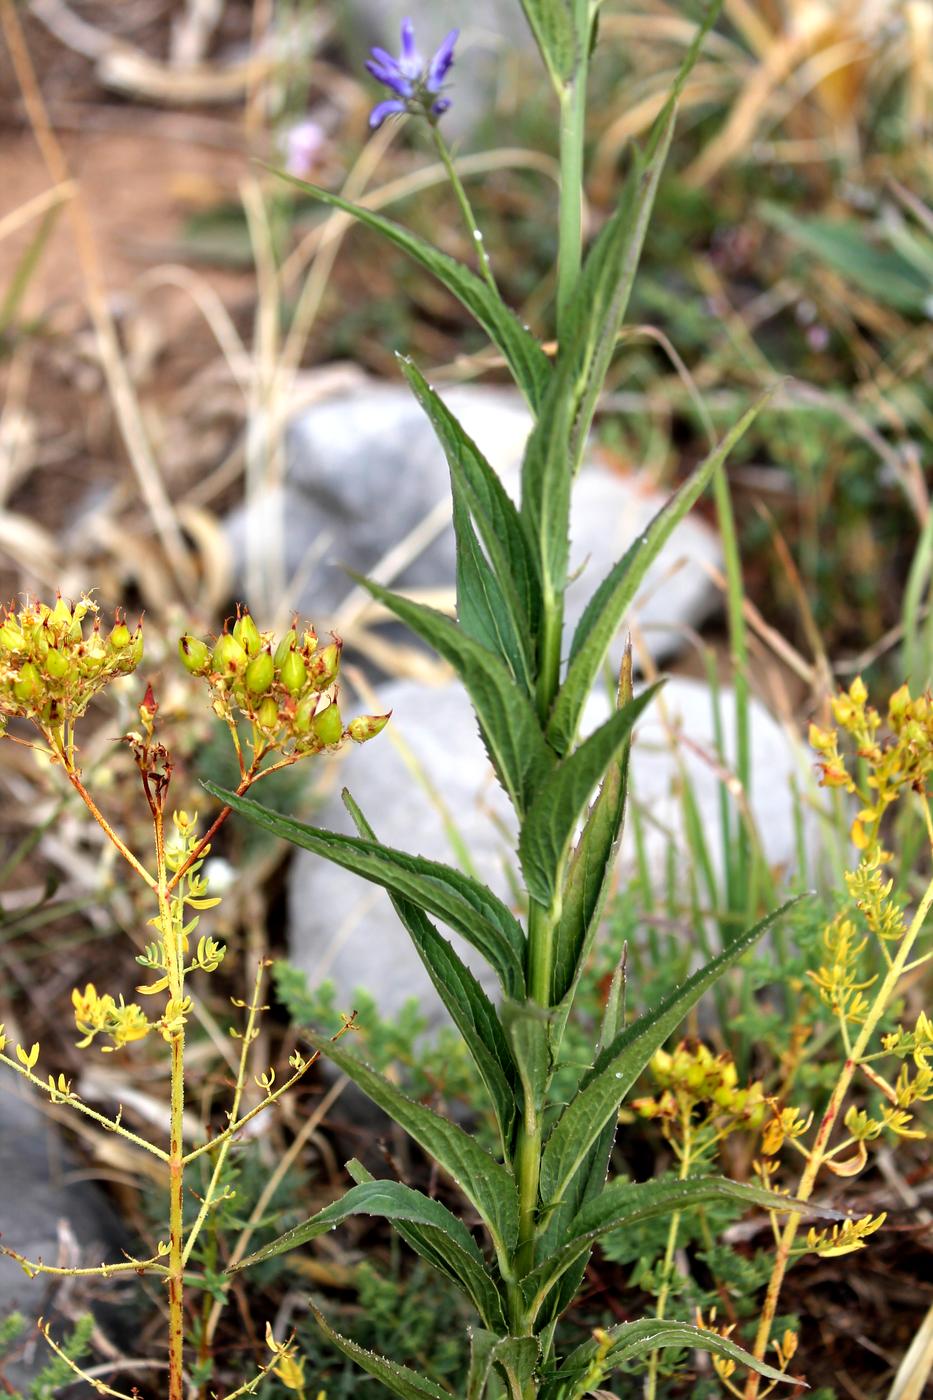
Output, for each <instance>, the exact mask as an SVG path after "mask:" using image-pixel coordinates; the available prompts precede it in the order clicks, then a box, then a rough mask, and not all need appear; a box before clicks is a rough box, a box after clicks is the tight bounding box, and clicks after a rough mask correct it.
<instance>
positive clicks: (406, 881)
mask: <svg viewBox="0 0 933 1400" xmlns="http://www.w3.org/2000/svg"><path fill="white" fill-rule="evenodd" d="M203 786H204V787H205V788H206V790H207V791H208V792H210V793H212V794H213V796H214V797H217V798H219V799H220V801H222V802H224V803H226V804H227V805H228V806H230V807H232V808H233V810H234V811H236V812H239V813H240V815H241V816H244V817H248V818H249V819H250V821H253V822H255V823H256V825H257V826H260V827H262V828H263V830H264V831H268V832H269V833H270V835H272V836H280V837H282V838H283V839H284V840H286V841H291V842H292V843H293V844H294V845H296V846H301V847H302V848H303V849H304V850H306V851H313V852H314V853H315V855H319V856H323V857H325V859H327V860H330V861H333V863H334V864H335V865H340V866H342V867H343V868H344V869H345V870H349V871H351V872H352V873H353V874H355V875H360V876H362V878H363V879H364V880H369V881H371V882H372V883H373V884H375V885H381V886H382V887H383V889H386V890H388V891H389V893H390V894H393V895H396V896H398V897H399V898H400V899H405V900H409V901H410V902H411V903H413V904H415V905H417V907H418V908H420V909H425V910H427V911H428V913H431V914H434V915H435V916H436V917H437V918H439V919H443V920H444V922H445V923H447V924H449V925H450V927H451V928H452V929H454V930H456V932H457V933H459V934H461V935H462V936H463V937H464V938H465V939H466V940H467V942H468V943H470V944H471V945H472V946H473V947H474V948H476V949H477V950H478V951H479V952H480V953H482V955H483V957H484V958H485V959H486V961H487V962H488V963H489V964H490V966H491V967H493V968H494V969H495V971H496V973H497V974H498V976H499V980H500V981H501V983H502V987H503V990H504V991H505V992H506V993H507V995H509V996H522V995H523V994H524V989H525V987H524V983H525V972H524V955H525V935H524V932H523V930H522V927H521V924H519V922H518V921H517V919H516V918H515V917H514V915H513V914H512V913H511V912H510V911H509V910H508V909H507V908H506V906H505V905H504V904H503V903H502V901H501V900H500V899H497V898H496V896H495V895H494V894H493V893H492V892H491V891H490V890H488V889H487V888H486V886H485V885H481V884H480V883H479V882H478V881H477V880H473V879H471V878H470V876H468V875H464V874H463V872H462V871H460V870H456V869H454V867H453V866H449V865H444V864H442V863H441V862H440V861H435V860H427V859H425V857H424V856H413V855H409V853H408V852H407V851H399V850H396V849H395V848H394V847H393V846H383V845H382V844H381V843H380V842H379V841H367V840H364V839H363V838H362V837H360V836H344V835H342V834H341V833H339V832H336V831H325V830H324V829H323V828H320V827H313V826H308V825H306V824H305V823H304V822H299V821H296V820H295V818H294V817H287V816H283V815H282V814H281V813H279V812H273V811H271V810H270V809H269V808H267V807H263V806H262V805H261V804H260V803H258V802H256V801H254V800H253V799H252V798H249V797H238V796H237V795H236V793H233V792H228V791H227V790H226V789H224V788H221V787H218V786H217V785H216V784H215V783H211V782H209V781H207V780H205V781H204V783H203Z"/></svg>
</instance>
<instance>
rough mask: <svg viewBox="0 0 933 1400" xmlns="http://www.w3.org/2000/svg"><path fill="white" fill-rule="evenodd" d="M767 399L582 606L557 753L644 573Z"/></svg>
mask: <svg viewBox="0 0 933 1400" xmlns="http://www.w3.org/2000/svg"><path fill="white" fill-rule="evenodd" d="M767 397H768V395H767V394H766V395H763V396H762V397H761V398H760V399H759V400H758V402H757V403H756V404H754V405H753V406H752V407H751V408H750V409H749V410H748V412H747V413H745V414H743V416H742V417H741V418H740V419H739V421H738V423H736V424H735V426H734V427H733V428H731V429H730V430H729V432H728V433H727V434H726V436H725V437H724V438H723V440H722V442H721V443H719V444H718V446H717V447H716V448H714V450H713V451H712V452H711V453H710V454H709V456H708V457H706V458H705V460H704V461H703V462H702V463H701V464H700V466H699V467H697V469H696V471H695V472H693V474H692V475H691V476H690V477H688V479H687V480H686V481H685V482H684V484H683V485H682V486H681V487H680V489H679V490H678V491H676V492H675V493H674V495H673V496H672V497H671V499H670V500H669V501H668V502H667V503H666V504H665V505H663V506H662V507H661V509H660V510H659V511H658V513H657V515H656V516H655V517H654V519H653V520H652V521H651V524H650V525H649V526H648V528H647V530H645V531H644V533H643V534H641V535H639V537H638V539H637V540H635V542H634V544H632V545H631V547H630V548H629V549H628V550H627V551H626V553H625V554H624V555H623V556H622V558H621V559H620V560H619V562H618V563H617V564H616V565H615V566H614V568H613V569H612V570H611V571H610V573H609V574H608V575H607V576H606V578H605V579H603V581H602V583H601V584H600V585H599V587H598V588H597V590H596V592H595V593H594V594H593V596H592V598H591V599H590V601H589V603H588V604H587V605H586V609H585V610H584V613H583V616H582V617H581V618H580V621H579V623H578V624H577V628H576V631H575V633H574V637H573V642H572V643H571V647H570V661H569V665H568V667H567V675H566V677H565V679H564V683H563V685H562V686H561V688H560V691H559V693H558V696H557V699H556V700H555V702H554V708H553V710H552V712H551V718H550V720H549V722H548V729H547V736H548V740H549V742H550V743H551V745H552V746H553V747H554V749H556V751H557V752H558V753H564V752H566V750H567V748H568V747H569V746H570V744H572V743H573V738H574V735H575V734H576V731H577V726H578V724H579V722H580V715H581V714H582V712H583V706H584V705H585V704H586V701H587V698H588V697H589V695H590V692H591V690H592V688H593V683H594V682H595V680H596V677H597V676H598V675H599V672H600V668H601V667H602V664H603V662H604V660H605V657H606V652H607V651H608V649H609V646H610V644H611V642H612V639H613V637H614V636H615V634H616V632H617V631H618V629H619V625H620V623H621V622H622V619H623V617H624V616H625V612H626V609H627V608H628V606H629V604H630V603H631V602H632V601H633V599H634V597H635V594H636V593H637V592H638V590H639V588H640V587H641V584H642V582H643V580H644V577H645V574H646V573H647V572H648V569H649V568H650V567H651V565H652V563H653V562H654V560H655V559H656V558H657V556H658V554H659V553H660V552H661V550H662V548H663V547H664V545H665V544H666V543H667V541H668V539H669V538H670V536H671V534H672V532H673V530H674V529H675V527H676V526H677V525H679V524H680V522H681V520H683V518H684V516H685V515H686V514H687V511H688V510H689V509H690V507H691V506H692V505H693V504H694V502H695V501H696V500H697V499H698V497H699V496H700V495H701V493H702V492H703V491H704V490H705V488H706V486H707V484H708V483H709V480H710V478H711V476H712V474H713V472H714V471H715V470H716V468H717V466H718V465H719V464H720V463H721V462H723V461H725V459H726V457H727V456H728V455H729V453H730V452H731V451H732V449H733V447H734V446H735V445H736V443H737V442H738V441H739V439H740V438H741V436H742V434H743V433H744V432H745V431H746V429H747V428H748V427H749V425H750V424H751V423H752V422H753V421H754V419H755V418H756V417H757V415H758V413H759V411H760V409H761V407H762V405H763V404H764V402H765V400H766V399H767Z"/></svg>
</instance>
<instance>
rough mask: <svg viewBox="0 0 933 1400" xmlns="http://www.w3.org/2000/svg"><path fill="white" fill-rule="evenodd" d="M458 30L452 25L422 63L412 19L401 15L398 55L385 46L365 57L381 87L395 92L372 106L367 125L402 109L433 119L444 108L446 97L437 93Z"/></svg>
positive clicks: (448, 68)
mask: <svg viewBox="0 0 933 1400" xmlns="http://www.w3.org/2000/svg"><path fill="white" fill-rule="evenodd" d="M459 34H460V30H459V29H452V30H451V31H450V33H449V34H448V35H447V38H446V39H444V40H443V42H442V43H441V45H440V47H439V48H438V49H437V51H436V53H434V55H433V56H432V58H431V59H430V61H429V62H428V63H425V61H424V59H423V58H422V57H421V55H420V54H419V52H418V50H417V49H416V48H415V31H414V29H413V27H412V22H411V20H410V19H405V20H402V48H401V53H400V54H399V56H398V58H393V57H392V55H391V54H390V53H386V51H385V49H379V48H375V49H372V50H371V51H370V52H371V53H372V58H368V59H367V60H366V67H367V68H368V69H369V71H370V73H372V75H373V77H374V78H376V79H377V80H378V81H379V82H380V83H382V85H383V86H384V87H387V88H388V89H389V90H390V92H394V93H395V96H394V97H389V98H386V100H385V101H384V102H380V103H378V104H377V106H375V107H374V108H373V110H372V112H371V113H370V118H369V124H370V126H372V127H376V126H381V125H382V123H383V122H384V121H385V119H386V117H391V116H396V115H398V114H400V113H402V112H411V113H412V115H414V116H422V117H427V118H428V120H429V121H437V118H438V117H439V116H441V115H442V114H443V113H444V112H446V111H447V108H448V107H449V106H450V101H449V99H448V98H446V97H441V96H440V93H441V91H442V89H443V86H444V79H445V78H446V77H447V74H448V73H449V72H450V69H451V66H452V65H453V61H454V45H455V44H456V42H457V38H458V36H459Z"/></svg>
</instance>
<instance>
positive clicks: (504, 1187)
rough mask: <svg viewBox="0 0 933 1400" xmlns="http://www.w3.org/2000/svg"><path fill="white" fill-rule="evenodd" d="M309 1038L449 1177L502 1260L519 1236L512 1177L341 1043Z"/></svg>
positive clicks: (459, 1131) (470, 1140) (452, 1126)
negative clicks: (483, 1225)
mask: <svg viewBox="0 0 933 1400" xmlns="http://www.w3.org/2000/svg"><path fill="white" fill-rule="evenodd" d="M308 1039H309V1040H310V1042H311V1044H312V1045H313V1046H314V1047H315V1049H316V1050H320V1051H321V1053H322V1054H324V1055H326V1056H327V1058H328V1059H330V1060H333V1062H334V1064H335V1065H336V1066H337V1068H338V1069H342V1070H343V1072H344V1074H346V1075H349V1077H350V1078H351V1079H352V1080H353V1082H354V1084H358V1085H359V1087H360V1088H361V1089H362V1090H363V1092H364V1093H366V1094H368V1096H369V1097H370V1098H371V1099H372V1101H373V1103H375V1104H378V1105H379V1107H380V1108H381V1109H384V1110H385V1112H386V1113H388V1115H389V1117H390V1118H393V1119H394V1120H395V1122H396V1123H398V1124H399V1126H400V1127H402V1128H404V1129H405V1131H406V1132H407V1133H408V1134H409V1135H410V1136H411V1137H413V1138H414V1139H415V1142H417V1143H418V1144H419V1145H420V1146H421V1147H423V1148H424V1150H425V1152H427V1153H428V1154H429V1156H431V1157H433V1158H434V1160H435V1161H436V1162H437V1163H438V1165H439V1166H440V1167H442V1168H443V1169H444V1171H445V1172H447V1174H448V1175H449V1176H451V1177H453V1179H454V1181H456V1183H457V1185H458V1186H459V1187H460V1190H461V1191H462V1192H463V1194H464V1195H465V1196H466V1198H467V1200H468V1201H470V1202H471V1203H472V1204H473V1205H474V1206H475V1207H476V1209H477V1210H478V1211H479V1213H480V1215H481V1216H482V1218H483V1220H484V1221H485V1222H486V1225H487V1227H488V1229H489V1233H490V1235H491V1236H492V1240H493V1244H494V1245H495V1247H496V1252H497V1254H499V1256H500V1259H503V1260H504V1259H505V1258H506V1257H507V1256H508V1254H509V1252H510V1251H511V1250H512V1249H513V1248H514V1246H515V1241H516V1239H517V1236H518V1196H517V1193H516V1190H515V1182H514V1180H513V1178H512V1174H511V1172H509V1171H508V1170H507V1169H506V1168H505V1167H503V1166H502V1165H501V1164H500V1163H499V1162H497V1161H496V1160H495V1158H494V1157H491V1156H490V1155H489V1153H488V1152H486V1151H485V1149H484V1148H482V1147H480V1146H479V1144H478V1143H477V1142H476V1141H475V1140H474V1139H473V1138H472V1137H471V1136H470V1135H469V1133H465V1132H464V1130H463V1129H462V1128H458V1127H457V1125H456V1124H455V1123H451V1122H449V1121H448V1119H446V1118H441V1116H440V1115H439V1114H437V1113H433V1112H432V1111H431V1109H429V1108H425V1107H424V1105H423V1104H420V1103H415V1102H414V1100H412V1099H409V1098H407V1097H406V1095H405V1094H403V1093H401V1091H400V1090H399V1089H396V1087H395V1085H394V1084H391V1083H390V1082H389V1080H388V1079H386V1078H385V1077H384V1076H383V1075H381V1074H379V1073H378V1072H377V1071H376V1070H374V1069H372V1068H371V1067H370V1066H369V1065H367V1064H366V1063H364V1061H363V1060H359V1059H357V1057H356V1056H355V1055H353V1054H351V1052H350V1051H349V1050H347V1049H345V1048H344V1046H343V1044H342V1043H341V1042H339V1041H336V1042H335V1041H331V1040H329V1039H328V1038H327V1037H326V1036H319V1035H310V1034H309V1035H308Z"/></svg>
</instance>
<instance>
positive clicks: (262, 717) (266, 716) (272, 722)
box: [256, 657, 279, 729]
mask: <svg viewBox="0 0 933 1400" xmlns="http://www.w3.org/2000/svg"><path fill="white" fill-rule="evenodd" d="M256 659H257V661H258V660H259V657H257V658H256ZM256 723H257V724H258V725H259V727H260V729H278V727H279V707H278V705H277V704H276V703H275V701H274V700H273V698H272V696H271V695H267V696H266V698H265V700H263V702H262V704H261V705H260V706H259V709H258V710H257V711H256Z"/></svg>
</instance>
